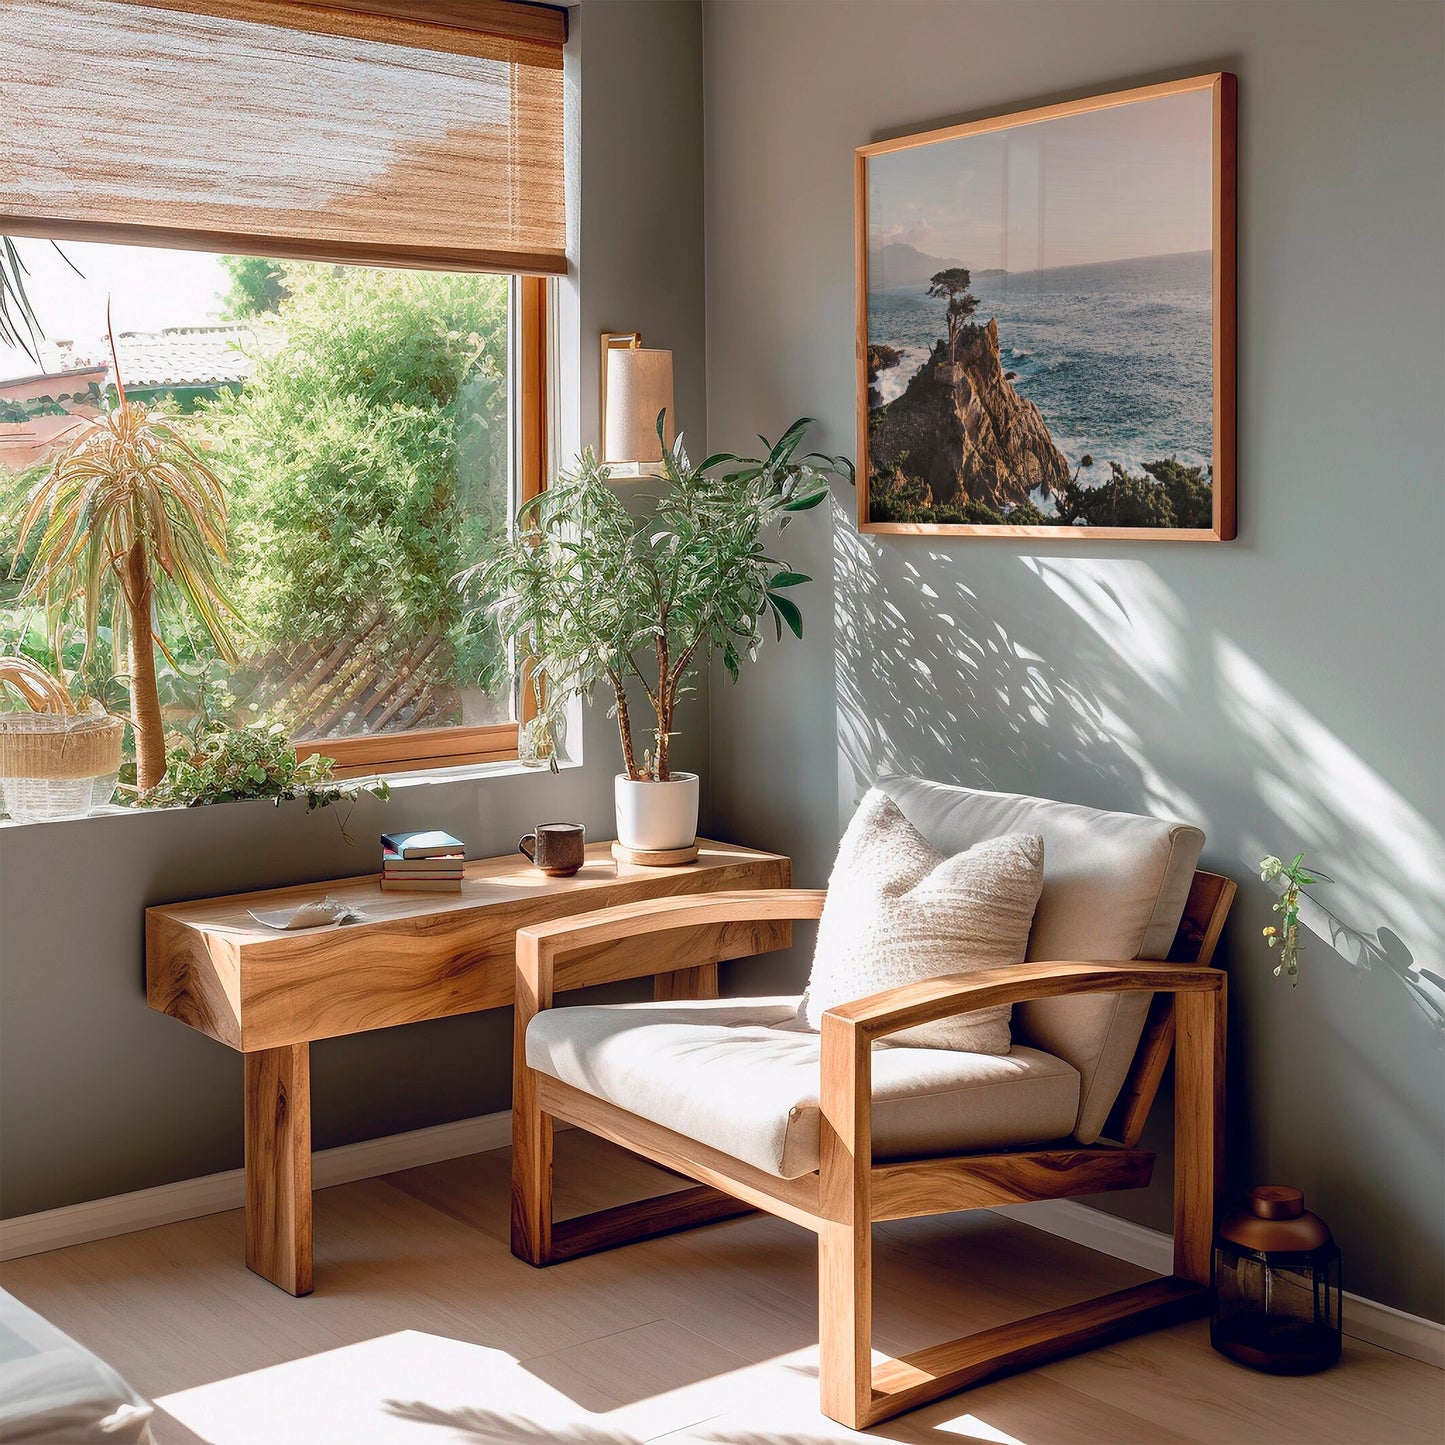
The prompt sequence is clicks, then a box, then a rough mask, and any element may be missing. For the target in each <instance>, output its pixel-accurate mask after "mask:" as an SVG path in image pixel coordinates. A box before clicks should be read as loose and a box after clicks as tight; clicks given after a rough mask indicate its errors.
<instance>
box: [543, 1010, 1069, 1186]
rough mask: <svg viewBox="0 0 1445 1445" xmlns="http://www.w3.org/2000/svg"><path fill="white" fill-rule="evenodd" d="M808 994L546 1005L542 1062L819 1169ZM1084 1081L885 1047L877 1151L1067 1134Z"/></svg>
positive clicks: (722, 1140)
mask: <svg viewBox="0 0 1445 1445" xmlns="http://www.w3.org/2000/svg"><path fill="white" fill-rule="evenodd" d="M798 1003H799V1000H798V999H796V998H766V999H699V1000H696V1001H687V1002H672V1003H642V1004H609V1005H594V1006H588V1007H576V1008H557V1009H547V1010H545V1011H544V1012H542V1013H539V1014H538V1015H537V1016H536V1018H534V1019H533V1020H532V1022H531V1024H530V1025H529V1026H528V1029H527V1062H528V1064H530V1065H531V1066H532V1068H534V1069H538V1070H540V1071H541V1072H542V1073H545V1074H550V1075H552V1077H553V1078H555V1079H560V1080H561V1081H562V1082H563V1083H564V1084H571V1085H573V1087H575V1088H578V1089H583V1090H585V1091H586V1092H587V1093H589V1094H593V1095H595V1096H596V1097H598V1098H601V1099H606V1100H607V1101H608V1102H610V1103H613V1104H616V1105H617V1106H618V1107H619V1108H622V1109H626V1110H627V1111H628V1112H629V1113H632V1114H637V1115H639V1116H640V1117H641V1118H644V1119H650V1120H651V1121H652V1122H653V1123H655V1124H662V1125H665V1126H666V1127H667V1128H669V1129H672V1130H674V1131H675V1132H677V1133H679V1134H683V1135H685V1136H686V1137H688V1138H689V1139H696V1140H698V1141H699V1142H700V1143H703V1144H708V1145H710V1146H711V1147H712V1148H714V1149H720V1150H721V1151H722V1152H723V1153H725V1154H728V1155H730V1156H731V1157H733V1158H734V1159H741V1160H743V1161H744V1162H745V1163H747V1164H752V1165H754V1166H755V1167H757V1168H759V1169H763V1170H766V1171H767V1172H768V1173H769V1174H775V1175H778V1176H779V1177H780V1178H783V1179H796V1178H797V1177H798V1176H800V1175H803V1174H810V1173H812V1172H813V1171H814V1170H815V1169H817V1167H818V1078H819V1074H818V1067H819V1050H820V1048H821V1043H820V1040H819V1037H818V1035H817V1034H815V1033H812V1032H811V1031H808V1030H805V1029H802V1028H800V1027H799V1026H798V1024H797V1022H796V1014H797V1009H798ZM1078 1106H1079V1075H1078V1073H1077V1072H1076V1071H1075V1070H1074V1069H1073V1068H1071V1067H1070V1066H1069V1065H1068V1064H1066V1063H1064V1062H1063V1061H1062V1060H1060V1059H1056V1058H1052V1057H1050V1056H1049V1055H1048V1054H1046V1053H1043V1052H1041V1051H1040V1050H1038V1049H1031V1048H1021V1047H1018V1046H1015V1047H1014V1049H1013V1050H1012V1051H1011V1052H1010V1053H1008V1054H1005V1055H1002V1056H998V1055H993V1054H966V1053H958V1052H955V1051H953V1050H950V1049H915V1048H899V1047H896V1046H892V1047H890V1046H884V1047H879V1048H876V1049H874V1051H873V1156H874V1158H875V1159H890V1158H892V1159H897V1158H907V1157H911V1156H915V1155H936V1154H961V1153H972V1152H975V1151H978V1150H983V1149H993V1148H1000V1147H1004V1146H1007V1145H1011V1144H1032V1143H1040V1142H1043V1141H1046V1140H1053V1139H1063V1138H1067V1137H1068V1135H1069V1133H1070V1132H1071V1131H1072V1130H1073V1128H1074V1122H1075V1119H1076V1117H1077V1113H1078Z"/></svg>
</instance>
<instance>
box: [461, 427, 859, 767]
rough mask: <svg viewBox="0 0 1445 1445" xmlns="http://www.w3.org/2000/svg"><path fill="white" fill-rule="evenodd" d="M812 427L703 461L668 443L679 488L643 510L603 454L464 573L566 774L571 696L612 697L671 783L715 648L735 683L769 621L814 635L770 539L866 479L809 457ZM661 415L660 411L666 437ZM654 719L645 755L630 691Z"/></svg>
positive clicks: (564, 479)
mask: <svg viewBox="0 0 1445 1445" xmlns="http://www.w3.org/2000/svg"><path fill="white" fill-rule="evenodd" d="M811 424H812V422H811V418H807V417H804V418H802V419H801V420H799V421H796V422H794V423H793V425H792V426H790V427H789V428H788V430H787V431H786V432H785V433H784V434H783V436H782V438H781V439H780V440H779V441H778V443H777V444H776V445H775V446H774V445H771V444H770V443H768V441H767V439H766V438H762V439H761V440H762V441H763V445H764V446H765V447H767V448H768V450H767V454H766V456H763V457H760V458H754V457H738V456H734V455H733V454H731V453H728V452H719V453H717V454H715V455H713V456H710V457H708V459H707V460H706V461H704V462H703V463H702V464H701V465H700V466H696V467H694V466H692V465H691V463H690V462H689V460H688V456H687V453H686V451H685V450H684V449H683V444H682V440H681V438H679V439H678V441H677V442H676V444H675V445H674V446H673V447H672V448H670V449H669V448H668V447H667V446H666V445H665V444H664V446H663V449H662V462H663V468H664V473H665V478H664V479H665V481H666V482H667V483H668V487H667V490H666V491H665V492H663V494H662V495H661V496H660V497H658V498H657V499H656V500H655V502H654V503H653V505H652V506H651V508H650V509H648V510H647V511H646V512H645V514H644V515H641V516H638V515H634V514H633V513H632V512H629V510H628V509H627V508H626V507H625V506H624V505H623V504H622V501H621V499H620V498H619V497H618V495H617V493H616V492H615V491H614V490H613V488H612V487H611V486H610V485H609V481H608V478H609V472H608V469H607V468H606V467H605V466H603V465H601V464H600V463H599V462H598V461H597V459H596V457H595V456H594V455H593V453H592V451H591V450H590V449H589V450H587V451H586V452H584V453H583V454H582V457H581V458H580V460H579V462H578V464H577V467H576V469H575V470H574V471H571V472H567V473H563V475H562V476H561V477H560V478H559V479H558V481H557V482H556V483H555V484H554V485H553V486H551V487H549V488H548V489H547V490H546V491H545V492H543V493H542V494H541V495H540V496H538V497H535V498H533V499H532V500H531V501H529V502H527V503H526V504H524V505H523V507H522V508H521V509H520V510H519V511H518V513H517V525H516V528H515V529H514V531H513V534H512V535H511V536H510V537H509V538H505V539H499V541H498V543H497V544H496V546H495V547H494V548H493V550H492V552H491V553H490V555H489V556H488V557H487V558H486V559H485V560H484V561H483V562H482V563H480V564H479V565H478V566H476V567H474V568H472V569H470V570H469V571H468V572H465V573H463V574H462V578H461V579H460V580H461V581H462V583H463V585H464V586H465V587H466V588H467V589H468V590H469V591H470V592H471V593H472V595H473V596H474V597H476V598H478V599H479V605H478V610H477V612H476V613H474V614H473V615H474V616H478V615H480V614H481V613H490V614H491V615H492V616H493V617H494V618H495V620H496V621H497V623H498V624H499V625H500V627H501V629H502V633H503V635H504V636H505V637H507V638H509V639H511V641H512V642H513V643H515V645H516V647H517V649H518V651H519V653H520V654H521V655H522V656H524V657H526V658H529V659H530V660H531V661H532V664H533V666H532V667H531V668H530V669H529V671H530V675H531V678H532V682H531V686H532V687H533V688H534V695H535V697H536V700H537V705H538V716H539V720H540V725H541V727H542V729H543V732H544V734H545V736H546V737H547V739H548V740H549V742H550V744H551V746H550V749H549V751H550V756H551V758H552V764H553V766H554V767H555V766H556V753H557V748H556V727H557V724H558V722H559V720H560V718H561V715H562V712H563V709H564V708H565V706H566V703H567V702H568V700H569V699H570V698H572V697H574V696H576V695H578V694H581V695H584V696H587V695H590V694H591V692H592V690H593V688H594V687H595V686H597V684H599V683H601V684H604V685H605V686H606V687H608V688H609V689H610V690H611V695H612V699H613V705H612V711H613V713H614V714H615V716H616V718H617V725H618V731H619V733H620V735H621V741H622V758H623V763H624V765H625V767H626V769H627V776H628V777H629V778H631V779H633V780H634V781H644V780H652V781H656V782H666V781H668V779H669V778H670V776H671V770H670V761H669V759H670V752H671V745H672V739H673V737H674V736H675V735H676V733H675V727H674V723H675V716H676V708H677V703H678V700H679V699H680V698H681V697H682V696H683V695H684V694H685V693H686V692H687V691H688V690H689V688H690V684H691V680H692V678H693V677H694V676H695V674H696V671H697V668H698V667H699V666H700V665H701V663H702V662H703V661H704V660H705V659H706V658H707V657H709V656H710V655H711V654H712V653H713V652H714V651H716V652H717V653H718V654H720V656H721V657H722V661H723V665H724V667H725V668H726V669H727V672H728V675H729V676H730V677H731V678H732V679H733V680H734V681H736V680H737V677H738V672H739V669H740V666H741V664H742V662H743V661H744V660H751V659H753V658H755V657H756V656H757V653H758V649H759V647H760V646H761V645H762V641H763V635H764V633H763V629H764V626H765V625H766V623H767V622H768V621H769V620H771V621H772V623H773V626H774V630H775V631H776V634H777V637H778V640H779V641H781V640H782V636H783V629H784V627H787V629H788V630H789V631H790V632H792V633H793V634H794V635H795V636H797V637H801V636H802V635H803V617H802V613H801V612H800V611H799V609H798V606H797V604H796V603H795V602H794V601H793V600H792V598H791V597H790V596H788V595H787V594H788V592H789V591H790V590H791V589H793V588H796V587H799V586H801V585H802V584H803V583H805V582H807V581H809V580H810V579H809V578H808V577H806V576H805V575H803V574H802V573H801V572H796V571H794V570H793V569H792V568H791V567H789V566H788V565H787V563H785V562H783V561H781V560H780V559H778V558H777V557H774V556H772V555H771V554H770V552H769V551H768V548H767V546H766V545H765V544H764V542H763V540H762V538H763V534H764V532H766V531H767V530H768V529H769V528H770V527H772V526H773V525H774V524H776V525H777V528H778V530H779V531H780V532H781V530H782V529H783V528H784V527H786V526H787V525H788V523H789V521H791V519H792V514H793V513H795V512H805V511H808V510H810V509H812V508H814V507H816V506H817V505H818V504H819V503H820V502H822V501H823V500H824V498H825V497H826V496H827V495H828V482H829V479H830V478H832V477H846V478H847V479H848V480H849V481H851V480H852V478H853V465H852V463H851V462H850V461H848V460H847V458H845V457H829V456H823V455H821V454H819V453H810V454H808V455H805V456H801V457H800V456H798V455H797V453H798V448H799V446H800V445H801V443H802V440H803V436H804V433H805V432H806V431H807V429H808V427H809V426H810V425H811ZM662 432H663V417H661V416H659V417H658V435H659V437H661V435H662ZM629 683H633V684H636V685H638V686H640V687H641V689H642V690H643V692H644V694H645V696H646V698H647V703H648V707H649V710H650V712H651V713H652V715H653V716H652V726H651V728H650V730H649V731H650V734H651V739H652V743H651V746H650V747H648V748H647V749H646V750H645V751H644V754H643V757H642V759H641V761H639V760H638V756H637V746H636V743H635V740H634V735H633V724H632V716H631V712H630V708H629V702H628V692H627V689H628V685H629Z"/></svg>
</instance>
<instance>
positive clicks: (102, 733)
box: [0, 712, 125, 779]
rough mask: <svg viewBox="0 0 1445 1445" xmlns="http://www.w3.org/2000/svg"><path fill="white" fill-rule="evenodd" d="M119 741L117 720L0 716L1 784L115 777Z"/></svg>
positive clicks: (121, 730)
mask: <svg viewBox="0 0 1445 1445" xmlns="http://www.w3.org/2000/svg"><path fill="white" fill-rule="evenodd" d="M124 736H125V723H124V722H122V721H121V719H120V718H116V717H88V716H85V715H83V714H82V715H76V714H73V713H69V714H58V713H44V712H13V713H3V714H0V779H7V778H49V779H69V778H76V779H79V778H103V777H105V776H106V775H107V774H109V773H115V772H119V771H120V745H121V740H122V739H123V738H124Z"/></svg>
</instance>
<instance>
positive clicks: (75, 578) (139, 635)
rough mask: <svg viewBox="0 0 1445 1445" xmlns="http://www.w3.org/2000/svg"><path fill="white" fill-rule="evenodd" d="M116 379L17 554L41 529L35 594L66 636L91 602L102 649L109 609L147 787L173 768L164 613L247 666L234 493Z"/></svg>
mask: <svg viewBox="0 0 1445 1445" xmlns="http://www.w3.org/2000/svg"><path fill="white" fill-rule="evenodd" d="M111 355H112V358H114V356H115V341H114V337H112V339H111ZM115 381H116V393H117V396H118V398H119V400H118V403H117V405H116V406H115V407H113V408H111V409H109V410H107V411H105V412H103V413H102V414H101V415H100V416H98V417H96V418H94V419H93V420H91V421H88V422H86V423H85V424H84V425H83V426H82V427H81V428H80V429H79V430H78V431H77V432H76V434H75V435H74V436H73V437H72V438H71V440H70V441H69V443H68V444H67V445H66V447H65V449H64V450H63V451H62V452H61V453H60V455H59V456H58V457H56V459H55V462H54V463H53V465H52V466H51V467H50V470H49V471H48V472H47V473H46V474H45V476H44V477H43V478H42V479H41V481H40V483H39V484H38V485H37V486H36V488H35V490H34V491H33V492H32V493H31V495H30V498H29V502H28V505H27V506H26V509H25V512H24V515H23V516H22V517H21V521H20V535H19V543H18V545H17V547H16V552H17V554H18V553H20V552H23V551H24V550H25V546H26V543H27V541H28V540H29V539H30V537H31V533H32V532H33V531H34V530H35V529H37V528H38V529H39V533H38V540H37V541H36V544H35V550H34V555H33V557H32V559H31V563H30V570H29V575H28V583H27V595H29V596H31V597H33V598H35V599H37V600H39V601H41V602H43V603H44V605H45V608H46V612H47V615H48V617H49V618H50V619H51V623H52V626H53V627H55V628H56V630H57V631H58V629H59V626H60V623H61V620H62V619H63V618H64V616H65V614H66V613H67V612H69V611H70V610H71V608H73V607H74V606H76V605H77V604H79V605H80V606H81V607H82V608H83V618H84V629H85V639H86V646H87V649H89V648H92V647H94V646H95V643H96V638H97V634H98V632H99V630H100V626H101V617H102V614H103V613H105V612H108V613H109V617H110V626H111V634H112V638H113V645H114V648H115V652H116V669H117V671H118V672H120V671H123V672H125V673H126V675H127V678H128V682H129V688H130V698H131V726H132V727H133V729H134V731H135V750H136V781H137V782H138V783H139V785H140V788H141V790H142V791H145V790H146V789H149V788H153V787H155V786H156V784H158V783H159V782H160V781H161V779H162V778H163V777H164V776H165V772H166V742H165V727H164V723H163V720H162V717H161V704H160V696H159V693H158V690H157V686H156V660H155V648H156V647H164V643H163V641H162V639H161V636H160V632H159V630H158V621H157V619H158V616H159V615H160V614H161V613H162V612H164V611H166V610H172V611H173V610H175V609H176V608H177V607H180V606H183V607H185V608H187V609H188V610H189V611H190V612H191V613H192V614H193V615H194V616H195V617H196V618H197V619H198V620H199V621H200V623H201V625H202V626H203V627H204V628H205V629H206V631H207V632H208V633H209V634H210V636H211V638H212V640H213V641H214V642H215V644H216V648H217V650H218V651H219V652H220V654H221V656H222V657H223V658H224V659H225V660H226V661H227V662H233V661H235V656H236V652H235V647H234V645H233V642H232V635H231V623H232V620H233V618H234V609H233V608H232V606H231V603H230V601H229V600H228V598H227V596H226V593H225V591H224V589H223V587H222V584H221V580H220V569H222V568H223V567H224V566H225V563H226V497H225V492H224V490H223V488H222V486H221V482H220V479H219V478H218V477H217V476H216V474H215V472H214V471H213V470H212V469H211V467H210V466H209V465H208V464H207V463H206V461H205V460H204V459H203V458H202V457H201V455H200V453H199V452H198V451H197V450H196V449H195V448H194V447H192V446H191V444H190V443H189V442H188V441H186V439H185V438H184V437H183V436H182V435H181V433H180V431H179V429H178V428H177V425H176V423H175V421H174V420H173V419H172V418H169V417H167V416H165V415H164V414H163V413H161V412H158V411H151V410H148V409H147V408H146V407H144V406H141V405H140V404H138V403H136V402H132V401H129V400H128V399H127V397H126V394H125V386H124V384H123V383H122V381H121V377H120V367H119V363H118V362H117V364H116V378H115ZM56 652H57V654H58V653H59V652H60V647H59V645H58V643H57V646H56Z"/></svg>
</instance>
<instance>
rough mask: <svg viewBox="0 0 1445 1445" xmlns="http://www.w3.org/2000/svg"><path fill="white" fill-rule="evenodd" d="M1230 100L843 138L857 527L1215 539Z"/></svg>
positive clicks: (1229, 438) (1229, 484)
mask: <svg viewBox="0 0 1445 1445" xmlns="http://www.w3.org/2000/svg"><path fill="white" fill-rule="evenodd" d="M1235 96H1236V82H1235V78H1234V76H1232V75H1225V74H1218V75H1202V76H1197V77H1195V78H1193V79H1189V80H1178V81H1171V82H1169V83H1168V84H1164V85H1151V86H1146V87H1144V88H1142V89H1139V90H1125V91H1117V92H1115V93H1113V94H1111V95H1098V96H1092V97H1090V98H1088V99H1086V100H1077V101H1070V102H1068V103H1066V104H1063V105H1051V106H1046V107H1044V108H1043V109H1039V110H1028V111H1021V112H1019V113H1017V114H1014V115H1002V116H996V117H993V118H991V119H988V120H980V121H974V122H972V123H970V124H967V125H957V126H950V127H948V128H947V129H945V130H936V131H930V132H927V133H925V134H922V135H913V136H904V137H901V138H899V139H897V140H888V141H880V142H878V143H877V144H874V145H868V146H862V147H860V148H859V150H858V151H857V153H856V161H855V186H856V205H857V234H856V242H855V244H856V248H857V272H858V298H857V305H858V314H857V327H858V456H859V461H860V463H861V465H860V467H859V480H858V525H859V527H860V529H861V530H863V531H865V532H896V533H909V532H922V533H939V532H944V533H959V534H971V535H976V536H1028V537H1039V538H1054V539H1061V538H1062V539H1067V540H1069V541H1075V540H1081V539H1093V538H1104V539H1108V538H1131V539H1135V540H1144V539H1159V540H1169V541H1222V540H1227V539H1229V538H1232V537H1233V536H1234V532H1235V520H1234V490H1235V465H1234V456H1235V311H1234V308H1235V249H1234V248H1235V239H1234V229H1235Z"/></svg>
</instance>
